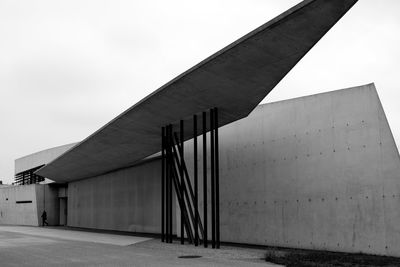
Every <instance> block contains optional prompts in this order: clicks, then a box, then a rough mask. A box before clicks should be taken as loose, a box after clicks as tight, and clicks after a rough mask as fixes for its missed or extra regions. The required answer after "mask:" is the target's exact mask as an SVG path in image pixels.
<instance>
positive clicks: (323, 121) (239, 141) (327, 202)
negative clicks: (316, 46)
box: [176, 84, 400, 256]
mask: <svg viewBox="0 0 400 267" xmlns="http://www.w3.org/2000/svg"><path fill="white" fill-rule="evenodd" d="M199 141H200V142H199V147H202V145H201V140H199ZM192 151H193V150H192V142H186V144H185V153H186V160H187V163H188V166H189V167H190V169H192V166H193V155H192ZM200 152H201V151H200ZM198 159H199V162H198V164H199V170H200V173H199V177H202V173H201V170H202V160H201V159H202V156H201V153H200V154H199V157H198ZM208 166H210V165H209V164H208ZM190 173H192V170H190ZM201 181H202V180H201V179H200V189H201V190H202V188H201V185H202V182H201ZM209 196H210V193H209ZM199 197H200V198H202V193H200V194H199ZM220 198H221V202H220V211H221V240H222V241H229V242H239V243H250V244H260V245H269V246H282V247H295V248H306V249H321V250H331V251H342V252H363V253H370V254H380V255H391V256H400V158H399V153H398V150H397V147H396V145H395V142H394V138H393V136H392V133H391V131H390V128H389V125H388V122H387V120H386V117H385V114H384V111H383V108H382V105H381V103H380V101H379V98H378V95H377V92H376V89H375V86H374V85H373V84H369V85H365V86H360V87H355V88H351V89H347V90H339V91H333V92H329V93H323V94H318V95H312V96H307V97H301V98H296V99H291V100H286V101H281V102H276V103H270V104H265V105H262V106H259V107H258V108H257V109H256V110H255V111H254V112H252V113H251V114H250V116H249V117H247V118H245V119H242V120H240V121H237V122H235V123H232V124H230V125H227V126H224V127H222V128H221V129H220ZM208 203H210V200H209V202H208ZM202 207H203V201H202V200H201V203H200V206H199V208H200V210H202ZM209 210H210V209H209ZM208 217H209V218H210V217H211V216H210V215H209V216H208ZM176 218H177V220H179V218H180V216H177V217H176ZM209 225H210V223H209ZM178 226H179V223H178ZM177 232H178V233H180V231H179V230H178V231H177ZM209 236H210V234H209Z"/></svg>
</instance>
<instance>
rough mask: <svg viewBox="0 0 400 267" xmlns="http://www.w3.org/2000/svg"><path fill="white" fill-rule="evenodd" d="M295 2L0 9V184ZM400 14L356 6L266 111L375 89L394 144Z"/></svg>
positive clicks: (389, 6)
mask: <svg viewBox="0 0 400 267" xmlns="http://www.w3.org/2000/svg"><path fill="white" fill-rule="evenodd" d="M332 1H333V0H332ZM298 2H300V1H299V0H241V1H239V0H226V1H222V0H202V1H188V0H185V1H184V0H181V1H174V0H170V1H165V0H164V1H163V0H160V1H154V0H146V1H132V0H130V1H128V0H113V1H104V0H93V1H88V0H68V1H56V0H43V1H41V0H35V1H32V0H20V1H17V0H0V100H1V105H0V180H3V181H4V182H6V183H11V182H12V179H13V175H14V159H16V158H18V157H21V156H24V155H27V154H30V153H33V152H37V151H39V150H43V149H47V148H50V147H54V146H58V145H63V144H67V143H71V142H76V141H80V140H82V139H83V138H85V137H87V136H88V135H90V134H91V133H93V132H94V131H95V130H97V129H98V128H100V127H101V126H103V125H104V124H105V123H107V122H108V121H110V120H111V119H112V118H114V117H115V116H117V115H118V114H120V113H121V112H122V111H124V110H125V109H127V108H129V107H130V106H132V105H133V104H135V103H136V102H137V101H139V100H140V99H141V98H143V97H145V96H146V95H148V94H149V93H151V92H152V91H154V90H156V89H157V88H158V87H160V86H161V85H163V84H165V83H166V82H168V81H169V80H171V79H172V78H174V77H175V76H177V75H179V74H180V73H182V72H183V71H185V70H187V69H188V68H190V67H192V66H193V65H195V64H196V63H198V62H200V61H201V60H203V59H204V58H206V57H207V56H209V55H211V54H212V53H214V52H216V51H218V50H219V49H221V48H223V47H224V46H226V45H228V44H229V43H231V42H233V41H234V40H236V39H238V38H239V37H241V36H243V35H244V34H246V33H248V32H249V31H251V30H253V29H254V28H256V27H258V26H260V25H261V24H263V23H265V22H267V21H268V20H270V19H272V18H273V17H275V16H276V15H279V14H280V13H282V12H283V11H285V10H287V9H288V8H290V7H292V6H293V5H295V4H297V3H298ZM399 14H400V1H399V0H384V1H383V0H360V1H359V2H358V3H357V4H356V5H355V6H354V7H353V8H352V9H351V10H350V11H349V12H348V13H347V14H346V15H345V16H344V17H343V18H342V20H340V21H339V22H338V23H337V24H336V25H335V26H334V27H333V28H332V29H331V31H330V32H328V34H327V35H326V36H325V37H324V38H323V39H322V40H321V41H320V42H319V43H318V44H317V45H316V46H315V47H314V48H313V49H312V50H311V51H310V52H309V53H308V54H307V55H306V56H305V57H304V58H303V59H302V61H300V63H299V64H298V65H297V66H296V67H295V68H294V69H293V70H292V71H291V72H290V73H289V74H288V75H287V76H286V77H285V78H284V79H283V80H282V81H281V82H280V83H279V84H278V86H277V87H275V89H274V90H273V91H272V93H270V94H269V95H268V96H267V97H266V98H265V99H264V101H263V103H266V102H272V101H277V100H283V99H288V98H293V97H298V96H304V95H310V94H316V93H321V92H325V91H330V90H335V89H340V88H345V87H351V86H356V85H361V84H366V83H370V82H375V84H376V86H377V90H378V93H379V95H380V99H381V101H382V103H383V107H384V109H385V111H386V115H387V117H388V119H389V123H390V126H391V128H392V132H393V134H394V136H395V138H396V141H397V143H400V90H399V87H400V78H399V74H400V73H399V70H400V49H399V47H400V15H399Z"/></svg>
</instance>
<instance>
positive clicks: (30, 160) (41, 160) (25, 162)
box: [14, 143, 77, 174]
mask: <svg viewBox="0 0 400 267" xmlns="http://www.w3.org/2000/svg"><path fill="white" fill-rule="evenodd" d="M76 144H77V143H72V144H68V145H63V146H58V147H53V148H49V149H46V150H42V151H39V152H36V153H33V154H30V155H27V156H24V157H21V158H19V159H16V160H15V165H14V167H15V173H16V174H17V173H20V172H22V171H26V170H29V169H32V168H35V167H38V166H40V165H43V164H47V163H49V162H50V161H52V160H53V159H55V158H57V157H58V156H60V155H61V154H63V153H64V152H65V151H67V150H69V149H70V148H72V147H73V146H75V145H76Z"/></svg>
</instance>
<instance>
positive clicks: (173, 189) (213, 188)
mask: <svg viewBox="0 0 400 267" xmlns="http://www.w3.org/2000/svg"><path fill="white" fill-rule="evenodd" d="M207 113H208V114H207ZM207 115H209V118H210V119H209V123H207ZM192 121H193V184H194V188H193V187H192V181H191V179H190V176H189V171H188V168H187V164H186V162H185V157H184V137H185V135H184V121H183V120H181V121H180V122H179V132H174V131H173V129H172V125H167V126H165V127H162V133H161V138H162V150H161V156H162V166H161V168H162V174H161V240H162V242H167V243H172V240H173V232H172V229H173V227H172V225H173V202H172V196H173V194H174V193H175V196H176V199H177V203H178V205H179V210H180V242H181V244H184V242H185V233H186V238H187V240H188V242H189V243H192V244H194V245H195V246H198V245H199V244H200V243H201V242H202V243H203V245H204V247H207V246H208V241H209V239H208V237H207V236H208V222H209V220H208V210H207V207H208V206H209V204H208V200H209V198H208V195H207V191H208V181H207V180H208V168H207V162H208V159H207V130H209V131H210V148H209V150H210V151H209V152H210V156H211V159H210V161H209V162H210V170H209V174H210V175H209V177H210V181H209V182H210V192H211V196H210V198H211V244H212V247H213V248H219V247H220V227H219V217H220V216H219V156H218V153H219V151H218V109H217V108H213V109H210V110H209V111H208V112H203V113H202V124H201V125H202V127H201V128H202V131H201V132H202V136H203V163H202V165H203V177H202V178H203V220H201V216H200V211H199V208H198V206H199V205H198V203H199V195H198V191H199V190H198V187H199V175H198V171H199V170H198V169H199V168H198V143H197V137H198V134H199V132H198V126H199V125H198V117H197V115H193V120H192ZM207 126H209V127H207ZM202 221H203V222H202ZM203 223H204V225H203Z"/></svg>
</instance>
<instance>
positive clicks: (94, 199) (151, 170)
mask: <svg viewBox="0 0 400 267" xmlns="http://www.w3.org/2000/svg"><path fill="white" fill-rule="evenodd" d="M160 174H161V164H160V162H159V161H158V160H155V161H151V162H148V163H146V164H142V165H138V166H135V167H131V168H127V169H122V170H119V171H116V172H112V173H109V174H105V175H101V176H97V177H93V178H89V179H84V180H80V181H76V182H71V183H69V185H68V226H75V227H85V228H96V229H111V230H119V231H131V232H147V233H160V232H161V226H160V225H161V223H160V220H161V219H160V217H161V207H160V198H161V179H160Z"/></svg>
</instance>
